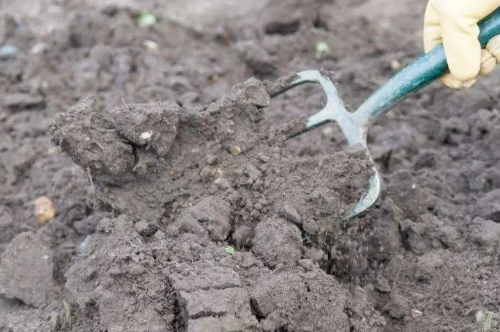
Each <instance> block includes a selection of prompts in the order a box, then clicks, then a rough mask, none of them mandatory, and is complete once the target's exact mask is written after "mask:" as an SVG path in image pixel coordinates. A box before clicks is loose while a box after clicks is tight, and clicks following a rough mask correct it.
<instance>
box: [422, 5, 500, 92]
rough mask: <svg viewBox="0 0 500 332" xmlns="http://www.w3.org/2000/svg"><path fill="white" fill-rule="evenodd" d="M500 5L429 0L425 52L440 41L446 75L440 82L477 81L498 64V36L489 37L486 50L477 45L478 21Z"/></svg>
mask: <svg viewBox="0 0 500 332" xmlns="http://www.w3.org/2000/svg"><path fill="white" fill-rule="evenodd" d="M498 7H500V0H429V3H428V4H427V9H426V12H425V19H424V48H425V52H426V53H427V52H429V51H431V50H432V49H433V48H434V47H436V46H438V45H440V44H443V46H444V50H445V54H446V60H447V62H448V67H449V69H450V73H449V74H445V75H443V77H441V81H442V82H443V83H444V84H445V85H446V86H448V87H450V88H454V89H465V88H469V87H471V86H472V85H473V84H474V83H476V80H477V76H478V75H487V74H489V73H491V72H492V71H493V69H495V66H496V65H497V63H500V36H496V37H494V38H492V39H491V40H490V41H489V43H488V45H487V46H486V49H483V50H481V46H480V44H479V40H478V36H479V27H478V25H477V23H478V22H479V21H481V20H482V19H483V18H484V17H486V16H488V15H489V14H491V13H492V12H493V11H494V10H495V9H497V8H498Z"/></svg>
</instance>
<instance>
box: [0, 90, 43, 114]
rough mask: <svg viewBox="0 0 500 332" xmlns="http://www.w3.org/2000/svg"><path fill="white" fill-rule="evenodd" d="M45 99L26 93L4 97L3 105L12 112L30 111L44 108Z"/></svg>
mask: <svg viewBox="0 0 500 332" xmlns="http://www.w3.org/2000/svg"><path fill="white" fill-rule="evenodd" d="M44 101H45V99H44V97H43V96H33V95H30V94H25V93H13V94H9V95H7V96H5V97H4V100H3V104H4V105H5V107H7V108H10V109H12V110H22V109H29V108H33V107H38V106H42V105H43V103H44Z"/></svg>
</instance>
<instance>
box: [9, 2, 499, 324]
mask: <svg viewBox="0 0 500 332" xmlns="http://www.w3.org/2000/svg"><path fill="white" fill-rule="evenodd" d="M148 4H150V5H151V4H152V7H151V8H158V5H159V4H158V3H155V2H154V1H153V2H151V3H149V2H148ZM154 5H157V6H156V7H155V6H154ZM219 5H220V4H219ZM51 6H55V7H50V6H49V7H50V8H59V10H63V11H64V12H66V13H67V15H64V17H65V18H67V19H65V20H61V21H60V22H58V24H55V25H54V26H55V27H54V28H52V29H50V31H45V30H40V29H36V28H35V27H37V26H39V25H37V24H39V21H36V22H33V19H30V18H23V19H21V18H20V17H12V16H10V15H3V16H2V18H1V21H0V39H1V43H2V45H11V46H15V48H14V51H12V48H10V49H9V48H6V49H5V48H4V49H0V89H1V92H2V101H1V102H2V106H1V113H0V133H1V135H2V140H1V142H0V152H1V158H0V183H2V185H1V186H0V331H2V332H4V331H9V332H17V331H135V332H136V331H172V332H174V331H175V332H187V331H189V332H198V331H214V332H215V331H227V332H237V331H255V332H264V331H265V332H268V331H281V332H310V331H321V332H323V331H324V332H327V331H360V332H361V331H450V332H451V331H495V329H496V328H497V327H498V325H499V322H500V319H499V316H498V312H499V310H500V299H499V297H498V292H497V290H498V287H499V285H498V284H499V282H500V272H499V271H500V269H499V267H500V264H499V261H498V258H497V257H498V248H499V245H500V225H499V223H500V171H499V169H498V164H499V162H500V152H499V151H500V150H499V149H498V143H499V142H500V112H499V111H498V109H499V105H498V97H499V95H500V89H499V88H498V87H499V86H500V84H499V83H500V79H499V78H498V76H497V75H496V74H493V75H491V76H490V77H486V78H483V79H481V80H480V82H479V83H478V84H476V85H475V86H474V87H473V88H471V89H469V90H466V91H460V92H457V91H450V90H448V89H446V88H443V86H441V85H440V84H439V83H437V82H436V83H434V84H432V85H431V86H429V87H427V88H425V89H424V90H422V91H421V92H418V93H416V94H414V95H413V96H411V97H410V98H408V99H406V100H405V101H403V102H402V103H401V104H400V105H398V106H397V107H396V108H395V109H394V110H393V111H391V112H390V113H389V114H387V115H386V116H384V117H382V118H380V119H379V120H378V122H377V123H376V124H375V125H373V126H372V127H371V129H370V132H369V135H368V142H369V148H370V151H371V154H372V157H373V159H374V160H375V163H376V166H377V168H378V169H379V171H380V172H381V175H382V177H383V180H384V192H383V195H382V197H381V198H380V199H379V200H378V202H377V204H376V206H374V207H373V208H372V209H370V210H369V212H368V213H367V214H366V215H364V216H362V217H360V218H358V219H354V220H349V221H345V220H344V219H343V216H344V215H345V214H346V212H347V211H349V208H351V207H352V204H353V203H355V202H356V201H357V199H359V197H360V196H361V195H363V193H365V191H366V188H367V181H368V178H369V176H370V175H371V174H372V173H371V163H370V162H369V160H368V158H367V156H366V155H365V154H363V153H360V151H359V149H358V150H357V149H352V148H346V146H345V139H344V138H343V137H342V134H341V132H340V130H339V129H338V128H337V127H335V125H328V126H325V127H322V128H318V129H316V130H315V131H313V132H310V133H307V134H304V135H303V136H300V137H298V138H295V139H293V140H286V136H287V133H289V132H290V130H291V129H293V128H295V126H296V125H297V123H299V121H300V120H301V119H303V118H304V117H305V116H307V115H311V114H313V113H314V112H315V110H318V109H320V108H321V106H322V105H324V103H325V97H324V95H323V92H322V91H321V89H320V88H319V87H318V86H314V85H307V86H303V87H297V88H295V89H293V90H290V91H287V92H286V93H284V94H282V95H279V96H275V90H276V86H277V85H279V84H280V82H286V78H287V77H290V75H294V73H296V72H299V71H301V70H306V69H318V70H322V71H323V73H325V74H326V75H328V76H329V77H330V78H331V79H332V80H334V81H335V82H336V86H337V88H338V89H339V90H340V93H341V95H342V97H343V98H344V101H345V102H346V104H347V106H348V107H349V108H350V109H353V108H355V106H356V105H359V103H361V102H362V101H363V100H364V99H365V98H367V97H368V96H369V94H370V93H371V92H372V91H374V90H375V89H376V88H377V87H378V86H379V85H380V84H381V83H383V82H384V81H385V80H386V79H388V78H389V77H390V76H391V75H393V74H394V73H395V72H397V70H399V69H400V67H401V66H404V65H405V64H407V63H409V62H410V61H411V60H412V59H414V58H415V57H417V56H419V55H420V54H421V52H422V47H421V43H420V40H421V35H420V33H419V31H420V26H421V21H422V16H423V9H424V6H425V3H424V2H423V1H422V3H418V2H417V3H414V2H410V1H401V2H398V3H397V4H394V3H393V1H385V0H369V1H363V0H361V1H312V0H311V1H309V0H300V1H298V0H287V1H280V2H279V3H278V2H269V3H268V4H267V5H265V6H262V3H259V6H260V9H259V10H256V11H248V12H247V14H246V15H243V16H240V17H238V18H236V19H220V20H211V23H210V25H209V26H207V28H205V29H199V28H197V27H193V26H192V25H189V24H187V23H186V22H184V21H182V20H180V21H179V20H172V19H168V18H167V16H161V15H159V16H158V21H157V23H156V24H155V25H153V26H151V27H146V28H144V27H138V26H137V23H136V22H137V18H138V16H139V14H140V11H138V10H137V9H136V8H133V7H127V6H125V5H117V4H114V5H110V6H92V5H89V6H86V5H85V3H80V2H72V1H66V2H60V1H54V2H53V3H51ZM221 6H222V5H221ZM220 11H221V12H222V11H224V7H221V8H220ZM49 12H50V11H49ZM53 12H57V11H54V10H52V12H51V13H53ZM160 12H161V11H160ZM213 21H216V22H215V23H214V22H213ZM51 22H52V21H51ZM35 23H36V24H35ZM52 23H53V22H52ZM51 26H52V25H51ZM318 42H326V43H327V44H328V45H329V47H330V49H329V51H328V52H325V53H318V52H316V50H315V46H316V44H317V43H318ZM271 96H272V97H271ZM39 197H48V198H49V199H50V200H51V201H52V202H53V204H54V206H55V209H56V215H55V218H54V219H53V220H50V221H45V222H40V221H38V220H37V218H36V216H35V213H34V202H35V200H36V199H37V198H39Z"/></svg>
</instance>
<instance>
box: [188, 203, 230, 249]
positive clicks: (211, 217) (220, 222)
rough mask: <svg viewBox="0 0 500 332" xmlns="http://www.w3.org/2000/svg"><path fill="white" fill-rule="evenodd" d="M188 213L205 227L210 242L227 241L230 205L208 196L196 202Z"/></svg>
mask: <svg viewBox="0 0 500 332" xmlns="http://www.w3.org/2000/svg"><path fill="white" fill-rule="evenodd" d="M189 211H190V212H191V213H192V215H193V216H194V218H195V219H196V220H197V221H198V222H200V223H201V224H204V225H205V228H206V229H207V230H208V232H209V234H210V239H211V240H212V241H224V240H226V239H227V236H228V235H229V231H230V230H231V222H230V220H229V217H230V213H231V205H230V204H229V203H228V202H226V201H224V200H222V199H220V198H217V197H213V196H210V197H207V198H205V199H203V200H201V201H200V202H198V204H196V205H195V206H193V207H192V208H191V209H189Z"/></svg>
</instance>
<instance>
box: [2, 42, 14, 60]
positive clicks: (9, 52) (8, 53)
mask: <svg viewBox="0 0 500 332" xmlns="http://www.w3.org/2000/svg"><path fill="white" fill-rule="evenodd" d="M17 52H19V49H18V48H17V47H16V46H14V45H11V44H5V45H3V46H2V47H0V59H8V58H11V57H12V56H14V55H16V54H17Z"/></svg>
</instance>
